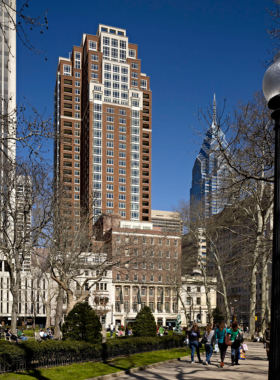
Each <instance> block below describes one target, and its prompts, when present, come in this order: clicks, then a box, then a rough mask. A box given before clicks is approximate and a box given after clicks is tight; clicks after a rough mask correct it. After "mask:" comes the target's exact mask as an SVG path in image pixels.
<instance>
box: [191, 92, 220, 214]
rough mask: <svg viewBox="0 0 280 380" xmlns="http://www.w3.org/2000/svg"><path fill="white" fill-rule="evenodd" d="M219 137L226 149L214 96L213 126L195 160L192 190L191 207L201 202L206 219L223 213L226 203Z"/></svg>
mask: <svg viewBox="0 0 280 380" xmlns="http://www.w3.org/2000/svg"><path fill="white" fill-rule="evenodd" d="M218 134H219V135H218ZM217 137H219V142H221V144H222V146H223V147H226V146H227V143H226V139H225V136H224V134H223V132H222V131H221V130H220V129H218V127H217V122H216V97H215V95H214V101H213V120H212V125H211V127H210V128H209V129H208V131H207V133H206V136H205V138H204V141H203V144H202V147H201V149H200V152H199V154H198V156H197V158H196V160H195V163H194V166H193V170H192V187H191V190H190V197H191V205H193V206H194V205H196V206H195V207H197V203H200V202H201V205H202V206H203V207H205V216H206V217H209V216H211V215H215V214H218V213H219V212H221V211H222V209H223V207H224V205H225V203H226V202H225V201H224V199H223V197H222V195H221V193H220V190H221V183H222V173H224V167H223V166H222V165H221V161H220V157H221V156H220V153H219V148H220V145H219V143H218V141H217Z"/></svg>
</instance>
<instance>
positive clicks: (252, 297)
mask: <svg viewBox="0 0 280 380" xmlns="http://www.w3.org/2000/svg"><path fill="white" fill-rule="evenodd" d="M256 257H257V255H256V253H254V255H253V263H252V269H251V289H250V316H249V318H250V319H249V331H250V336H251V339H254V335H255V328H256V327H255V326H256V323H255V316H256V298H257V293H256V285H257V260H256Z"/></svg>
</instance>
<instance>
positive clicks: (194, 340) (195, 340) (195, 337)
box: [189, 323, 202, 364]
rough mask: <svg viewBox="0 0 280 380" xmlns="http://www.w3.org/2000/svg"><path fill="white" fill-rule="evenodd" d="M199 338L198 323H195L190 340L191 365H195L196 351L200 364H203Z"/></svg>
mask: <svg viewBox="0 0 280 380" xmlns="http://www.w3.org/2000/svg"><path fill="white" fill-rule="evenodd" d="M199 338H200V331H199V329H198V325H197V323H194V324H193V326H192V328H191V329H190V332H189V340H190V349H191V364H194V352H195V351H196V354H197V358H198V361H199V363H202V360H201V358H200V352H199V343H200V342H199Z"/></svg>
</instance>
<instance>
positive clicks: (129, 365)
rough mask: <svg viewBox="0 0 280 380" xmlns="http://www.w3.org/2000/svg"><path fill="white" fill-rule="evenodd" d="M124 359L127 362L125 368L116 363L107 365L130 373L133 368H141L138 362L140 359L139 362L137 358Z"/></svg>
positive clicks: (128, 357)
mask: <svg viewBox="0 0 280 380" xmlns="http://www.w3.org/2000/svg"><path fill="white" fill-rule="evenodd" d="M123 359H124V360H125V361H126V366H125V367H123V366H122V365H121V364H117V363H116V362H107V363H106V364H107V365H108V366H109V367H111V368H116V369H119V370H121V371H128V370H130V369H132V368H135V367H138V366H139V362H138V360H139V359H138V360H137V358H135V357H133V356H127V357H124V358H123Z"/></svg>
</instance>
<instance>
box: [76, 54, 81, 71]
mask: <svg viewBox="0 0 280 380" xmlns="http://www.w3.org/2000/svg"><path fill="white" fill-rule="evenodd" d="M80 68H81V53H78V52H75V69H80Z"/></svg>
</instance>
